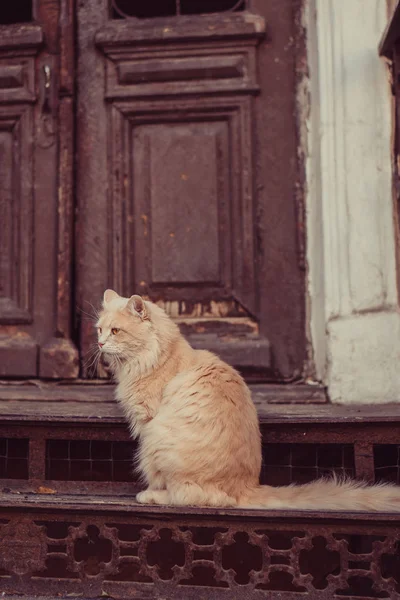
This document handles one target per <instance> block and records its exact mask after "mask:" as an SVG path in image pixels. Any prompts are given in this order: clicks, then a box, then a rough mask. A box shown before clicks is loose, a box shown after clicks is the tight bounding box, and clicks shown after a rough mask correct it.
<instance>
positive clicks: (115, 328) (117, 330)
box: [111, 327, 119, 335]
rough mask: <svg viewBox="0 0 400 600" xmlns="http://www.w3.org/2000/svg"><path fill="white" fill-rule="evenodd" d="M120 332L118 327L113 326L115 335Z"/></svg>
mask: <svg viewBox="0 0 400 600" xmlns="http://www.w3.org/2000/svg"><path fill="white" fill-rule="evenodd" d="M118 332H119V329H117V327H113V328H112V329H111V333H112V334H113V335H117V333H118Z"/></svg>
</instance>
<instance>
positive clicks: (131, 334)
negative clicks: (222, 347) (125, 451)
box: [97, 290, 400, 512]
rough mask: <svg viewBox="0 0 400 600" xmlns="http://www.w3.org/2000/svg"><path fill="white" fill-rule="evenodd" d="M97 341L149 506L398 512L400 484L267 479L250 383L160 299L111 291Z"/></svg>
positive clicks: (107, 293)
mask: <svg viewBox="0 0 400 600" xmlns="http://www.w3.org/2000/svg"><path fill="white" fill-rule="evenodd" d="M97 330H98V340H99V347H100V350H101V352H102V353H104V355H105V357H106V359H107V361H108V362H109V366H110V368H111V370H112V372H113V373H114V376H115V378H116V380H117V383H118V386H117V392H116V396H117V399H118V401H119V402H120V403H121V405H122V408H123V410H124V412H125V415H126V418H127V420H128V423H129V425H130V429H131V432H132V435H133V437H138V438H139V448H140V450H139V459H138V468H139V471H140V472H141V474H142V475H143V477H144V480H145V481H146V483H147V486H148V487H147V489H146V490H145V491H143V492H140V493H139V494H137V496H136V499H137V501H138V502H140V503H144V504H174V505H181V506H188V505H194V506H215V507H216V506H218V507H234V506H237V507H241V508H270V509H287V508H290V509H331V510H378V511H392V512H393V511H396V512H397V511H399V510H400V487H397V486H393V485H386V484H378V485H374V486H368V485H366V484H363V483H359V482H351V481H343V482H340V481H337V480H336V479H335V478H333V479H329V480H320V481H315V482H313V483H308V484H305V485H299V486H295V485H292V486H287V487H271V486H260V485H259V475H260V469H261V436H260V430H259V425H258V419H257V413H256V409H255V406H254V404H253V402H252V399H251V395H250V391H249V389H248V387H247V386H246V384H245V382H244V381H243V379H242V378H241V376H240V375H239V373H237V372H236V371H235V370H234V369H233V368H232V367H230V366H229V365H227V364H226V363H224V362H223V361H222V360H220V359H219V358H218V357H217V356H215V355H214V354H211V353H210V352H207V351H205V350H194V349H193V348H192V347H191V346H190V345H189V344H188V342H187V341H186V340H185V338H184V337H183V336H182V335H181V334H180V331H179V328H178V327H177V325H176V324H175V323H174V322H173V321H172V320H171V319H170V318H169V317H168V316H167V314H166V313H165V312H164V311H163V310H162V309H161V308H159V307H158V306H156V305H155V304H153V303H151V302H147V301H144V300H143V299H142V298H141V297H140V296H131V298H123V297H121V296H119V295H118V294H117V293H116V292H114V291H113V290H106V291H105V293H104V299H103V310H102V311H101V313H100V315H99V319H98V323H97Z"/></svg>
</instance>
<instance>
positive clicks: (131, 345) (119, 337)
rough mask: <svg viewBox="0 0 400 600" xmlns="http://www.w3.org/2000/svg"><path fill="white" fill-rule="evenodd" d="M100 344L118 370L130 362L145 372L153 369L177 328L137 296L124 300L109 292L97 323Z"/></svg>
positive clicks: (155, 308) (163, 313) (107, 291)
mask: <svg viewBox="0 0 400 600" xmlns="http://www.w3.org/2000/svg"><path fill="white" fill-rule="evenodd" d="M96 327H97V336H98V344H99V348H100V351H101V353H102V354H104V355H105V358H106V360H107V361H108V362H109V363H110V367H111V368H112V369H114V370H116V369H117V367H119V366H122V365H123V364H124V363H126V362H127V361H128V362H129V363H130V364H132V365H133V364H135V365H136V366H137V368H138V369H139V370H140V371H141V372H142V371H144V370H149V368H153V367H154V366H155V365H156V364H157V362H158V361H159V359H160V356H161V354H162V352H163V350H164V349H166V348H167V346H168V343H169V341H170V340H171V338H172V337H173V335H174V334H175V330H176V326H175V325H174V324H173V323H172V321H171V320H170V319H169V318H168V316H167V315H166V314H165V312H164V311H163V310H162V309H161V308H159V307H158V306H156V305H155V304H153V303H152V302H148V301H145V300H143V298H141V297H140V296H137V295H134V296H131V297H130V298H123V297H122V296H120V295H119V294H117V292H114V290H106V291H105V292H104V296H103V310H102V311H101V312H100V315H99V319H98V321H97V323H96Z"/></svg>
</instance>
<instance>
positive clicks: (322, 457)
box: [261, 444, 355, 485]
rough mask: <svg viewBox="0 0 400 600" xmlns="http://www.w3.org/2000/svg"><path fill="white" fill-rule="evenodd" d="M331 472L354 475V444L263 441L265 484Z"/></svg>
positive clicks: (300, 480) (301, 479)
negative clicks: (271, 442)
mask: <svg viewBox="0 0 400 600" xmlns="http://www.w3.org/2000/svg"><path fill="white" fill-rule="evenodd" d="M332 473H335V474H336V475H339V476H350V477H354V474H355V468H354V448H353V446H352V445H351V444H263V466H262V471H261V482H262V483H264V484H268V485H288V484H290V483H307V482H309V481H313V480H314V479H318V478H319V477H323V476H325V475H332Z"/></svg>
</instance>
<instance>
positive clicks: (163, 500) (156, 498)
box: [136, 490, 168, 504]
mask: <svg viewBox="0 0 400 600" xmlns="http://www.w3.org/2000/svg"><path fill="white" fill-rule="evenodd" d="M136 502H138V503H139V504H168V493H167V490H144V492H139V493H138V494H136Z"/></svg>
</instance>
